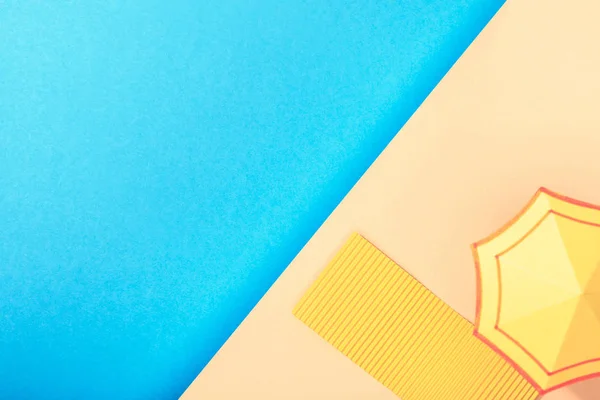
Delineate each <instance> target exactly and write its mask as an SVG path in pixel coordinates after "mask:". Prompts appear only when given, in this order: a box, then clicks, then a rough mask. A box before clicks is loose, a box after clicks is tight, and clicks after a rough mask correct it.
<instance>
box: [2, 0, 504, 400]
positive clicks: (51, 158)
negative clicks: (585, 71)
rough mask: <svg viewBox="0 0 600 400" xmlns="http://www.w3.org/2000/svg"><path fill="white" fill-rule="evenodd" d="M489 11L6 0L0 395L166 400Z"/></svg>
mask: <svg viewBox="0 0 600 400" xmlns="http://www.w3.org/2000/svg"><path fill="white" fill-rule="evenodd" d="M501 3H502V1H499V0H489V1H485V0H471V1H466V0H465V1H459V0H419V1H323V0H313V1H311V0H289V1H274V0H263V1H256V2H249V1H241V0H238V1H234V0H220V1H201V0H200V1H171V2H166V1H160V2H159V1H155V0H145V1H126V0H114V1H106V0H105V1H99V0H98V1H92V0H88V1H64V0H55V1H51V0H48V1H29V0H15V1H11V0H8V1H6V0H5V1H0V398H1V399H9V400H20V399H23V400H29V399H44V400H54V399H56V400H68V399H91V400H95V399H114V400H120V399H124V400H130V399H144V400H145V399H175V398H177V397H178V396H179V395H180V394H181V393H182V392H183V390H184V389H185V388H186V387H187V385H188V384H189V383H190V382H191V380H192V379H193V378H194V377H195V375H196V374H197V373H198V372H200V370H201V369H202V368H203V367H204V365H206V363H207V362H208V361H209V359H210V358H211V357H212V355H213V354H214V353H215V352H216V351H217V350H218V348H219V347H220V346H221V345H222V344H223V343H224V342H225V340H226V339H227V337H228V336H229V335H230V334H231V332H232V331H233V330H234V329H235V328H236V327H237V325H238V324H239V323H240V322H241V320H242V319H243V318H244V316H245V315H246V314H247V313H248V312H249V311H250V310H251V308H252V307H253V306H254V305H255V304H256V302H257V301H258V300H259V298H260V297H261V296H262V295H263V294H264V293H265V292H266V290H267V289H268V288H269V286H270V285H271V284H272V283H273V282H274V281H275V279H276V278H277V276H278V275H279V274H280V273H281V272H282V271H283V269H284V268H285V267H286V266H287V264H288V263H289V262H290V261H291V259H292V258H293V257H294V256H295V254H296V253H297V252H298V251H299V250H300V249H301V247H302V246H303V245H304V244H305V243H306V241H307V240H308V239H309V238H310V236H311V235H312V234H313V233H314V231H315V230H316V229H317V228H318V226H319V225H320V224H321V223H322V222H323V221H324V219H325V218H326V217H327V215H328V214H329V213H330V212H331V211H332V210H333V208H334V207H335V206H336V204H337V203H338V202H339V201H340V200H341V199H342V197H343V196H344V195H345V194H346V193H347V192H348V190H349V189H350V188H351V186H352V185H353V184H354V183H355V182H356V180H357V179H358V178H359V176H360V175H361V174H362V173H363V172H364V171H365V170H366V168H367V167H368V166H369V164H370V163H371V162H372V161H373V160H374V159H375V157H376V156H377V155H378V154H379V153H380V152H381V150H382V149H383V148H384V147H385V145H386V144H387V143H388V142H389V140H390V139H391V138H392V137H393V136H394V134H395V133H396V132H397V130H398V129H399V128H400V127H401V126H402V124H403V123H404V122H405V121H406V120H407V118H408V117H409V116H410V115H411V114H412V112H413V111H414V110H415V109H416V107H417V106H418V105H419V104H420V103H421V102H422V100H423V99H424V98H425V97H426V96H427V94H428V93H429V92H430V91H431V89H432V88H433V87H434V86H435V85H436V83H437V82H438V81H439V79H440V78H441V77H442V76H443V75H444V74H445V72H446V71H447V70H448V69H449V67H450V66H451V65H452V64H453V63H454V61H455V60H456V59H457V58H458V57H459V55H460V54H461V53H462V52H463V51H464V49H465V48H466V47H467V46H468V44H469V43H470V42H471V41H472V40H473V39H474V37H475V36H476V35H477V33H478V32H479V31H480V30H481V29H482V27H483V26H484V25H485V24H486V23H487V21H488V20H489V19H490V18H491V16H492V15H493V14H494V13H495V11H497V9H498V8H499V7H500V5H501ZM206 400H210V399H206Z"/></svg>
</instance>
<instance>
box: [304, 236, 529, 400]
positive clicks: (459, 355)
mask: <svg viewBox="0 0 600 400" xmlns="http://www.w3.org/2000/svg"><path fill="white" fill-rule="evenodd" d="M293 312H294V315H295V316H296V317H297V318H298V319H300V320H301V321H302V322H304V323H305V324H306V325H308V326H309V327H310V328H311V329H313V330H314V331H315V332H316V333H317V334H318V335H319V336H321V337H323V338H324V339H325V340H327V342H329V343H330V344H332V345H333V346H334V347H335V348H336V349H338V350H339V351H341V352H342V353H343V354H344V355H346V356H347V357H349V358H350V359H351V360H352V361H353V362H354V363H356V364H357V365H359V366H360V367H361V368H362V369H364V370H365V371H366V372H368V373H369V374H370V375H371V376H373V377H374V378H375V379H377V380H378V381H379V382H381V383H382V384H383V385H385V386H386V387H387V388H389V389H390V390H391V391H393V392H394V393H395V394H396V395H398V396H400V398H401V399H403V400H454V399H456V400H530V399H531V400H533V399H536V398H537V397H538V393H537V391H536V390H535V388H533V387H532V386H531V385H530V384H529V383H528V382H527V381H526V380H525V379H524V378H523V377H522V376H521V375H520V374H519V373H518V372H517V371H516V370H515V369H513V368H512V367H511V365H510V364H508V363H507V362H506V361H505V360H504V359H503V358H502V357H501V356H499V355H498V354H496V353H495V352H494V351H493V350H492V349H491V348H489V347H488V346H487V345H486V344H484V343H483V342H481V341H480V340H478V339H477V338H476V337H475V336H473V325H472V324H471V323H470V322H469V321H467V320H466V319H464V318H463V317H462V316H460V315H459V314H458V313H456V312H455V311H454V310H452V309H451V308H450V307H449V306H448V305H446V304H445V303H444V302H443V301H442V300H440V299H439V298H437V297H436V296H435V295H434V294H433V293H431V292H430V291H429V290H428V289H427V288H426V287H425V286H423V285H422V284H421V283H419V282H418V281H417V280H416V279H414V278H413V277H412V276H411V275H410V274H408V273H407V272H406V271H404V270H403V269H402V268H400V267H399V266H398V265H397V264H395V263H394V262H393V261H392V260H390V259H389V258H388V257H386V255H385V254H383V253H382V252H381V251H379V250H378V249H377V248H376V247H375V246H373V245H372V244H371V243H369V242H368V241H367V240H366V239H364V238H363V237H362V236H360V235H358V234H354V235H353V236H352V237H351V238H350V240H349V241H348V242H347V243H346V244H345V245H344V247H343V248H342V250H341V251H340V252H339V253H338V254H337V255H336V256H335V258H334V259H333V260H332V261H331V263H330V264H329V265H328V266H327V268H326V269H325V270H324V271H323V273H322V274H321V275H320V276H319V278H318V279H317V281H316V282H315V283H314V284H313V285H312V286H311V287H310V288H309V290H308V291H307V292H306V294H305V295H304V296H303V298H302V299H301V300H300V302H299V303H298V304H297V305H296V307H295V308H294V311H293Z"/></svg>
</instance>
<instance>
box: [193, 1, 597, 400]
mask: <svg viewBox="0 0 600 400" xmlns="http://www.w3.org/2000/svg"><path fill="white" fill-rule="evenodd" d="M598 15H600V2H597V1H595V0H576V1H572V2H569V3H568V4H566V3H565V2H564V1H558V0H532V1H516V0H509V1H508V2H507V3H506V4H505V5H504V7H503V8H502V9H501V10H500V11H499V13H498V14H497V15H496V16H495V17H494V19H493V20H492V21H491V22H490V24H489V25H488V26H487V27H486V28H485V29H484V31H483V32H482V33H481V35H480V36H479V37H478V38H477V39H476V40H475V41H474V42H473V44H472V45H471V46H470V47H469V49H468V50H467V51H466V53H465V54H464V55H463V56H462V57H461V59H460V60H459V61H458V62H457V64H456V65H455V66H454V67H453V68H452V69H451V70H450V71H449V73H448V74H447V75H446V77H445V78H444V79H443V80H442V81H441V82H440V84H439V85H438V86H437V88H436V89H435V90H434V91H433V92H432V94H431V95H430V96H429V97H428V98H427V100H425V102H424V103H423V104H422V105H421V107H420V108H419V110H418V111H417V112H416V113H415V114H414V115H413V117H412V118H411V119H410V121H409V122H408V123H407V124H406V125H405V127H404V128H403V129H402V130H401V131H400V133H399V134H398V135H397V136H396V138H395V139H394V140H393V141H392V142H391V143H390V145H389V146H388V147H387V148H386V150H385V151H384V152H383V153H382V154H381V156H380V157H379V158H378V159H377V161H376V162H375V163H374V164H373V165H372V166H371V168H369V170H368V171H367V172H366V174H365V175H364V176H363V178H362V179H361V180H360V181H359V182H358V183H357V185H356V186H355V187H354V188H353V189H352V191H351V192H350V193H349V194H348V196H347V197H346V198H345V199H344V201H342V203H341V204H340V205H339V206H338V207H337V208H336V210H335V211H334V212H333V213H332V215H331V216H330V217H329V218H328V219H327V221H326V222H325V223H324V224H323V226H322V227H321V228H320V229H319V231H318V232H317V233H316V234H315V235H314V237H313V238H312V239H311V240H310V241H309V242H308V244H307V245H306V246H305V247H304V249H303V250H302V251H301V252H300V254H299V255H298V256H297V257H296V258H295V259H294V261H293V262H292V263H291V264H290V266H289V267H288V268H287V270H286V271H285V272H284V273H283V274H282V275H281V277H280V278H279V279H278V280H277V282H276V283H275V284H274V285H273V286H272V287H271V289H270V290H269V292H268V293H267V294H266V295H265V296H264V297H263V299H262V300H261V301H260V303H258V305H257V306H256V307H255V309H254V310H253V311H252V312H251V313H250V315H249V316H248V317H247V318H246V320H245V321H244V322H243V323H242V324H241V325H240V327H239V328H238V329H237V330H236V332H235V333H234V334H233V335H232V336H231V338H230V339H229V340H228V341H227V343H226V344H225V345H224V346H223V347H222V348H221V350H220V351H219V353H217V355H216V356H215V357H214V358H213V359H212V361H211V362H210V363H209V365H208V366H207V367H206V368H205V369H204V370H203V371H202V373H201V374H200V375H199V376H198V377H197V378H196V380H195V381H194V383H193V384H192V385H191V386H190V388H189V389H188V390H187V391H186V393H185V394H184V395H183V397H182V399H184V400H204V399H210V400H232V399H240V398H244V399H256V400H259V399H260V400H281V399H286V400H306V399H311V400H337V399H340V400H341V399H343V400H364V399H369V400H398V397H397V396H396V395H395V394H394V393H393V392H392V391H390V390H388V389H386V388H385V387H384V386H383V385H381V384H380V383H379V382H377V380H375V379H373V378H372V377H371V376H369V375H368V374H366V373H365V372H364V371H363V370H362V369H361V368H360V367H358V366H357V365H356V364H354V363H353V362H352V361H351V360H349V359H348V358H347V357H344V356H343V355H342V354H340V352H338V351H337V350H335V349H334V348H333V347H332V346H331V345H329V344H328V343H327V342H325V341H324V340H322V339H321V338H320V337H319V336H318V335H315V334H314V332H313V331H312V330H311V329H309V328H308V327H306V326H305V325H304V324H303V323H301V322H300V321H298V319H296V318H295V317H294V316H293V315H292V314H291V312H290V310H291V309H293V307H294V306H295V305H296V304H297V302H298V301H299V300H300V298H301V297H302V295H303V294H304V293H305V292H306V290H307V288H308V287H309V286H310V284H311V283H312V282H313V281H314V280H315V278H316V277H317V276H318V274H319V273H320V272H321V271H322V269H323V268H324V266H325V265H327V263H328V262H329V261H330V260H331V258H332V257H333V256H334V255H335V253H336V252H337V251H338V250H339V248H340V247H341V246H342V245H343V243H344V242H345V241H346V239H347V238H348V237H349V235H350V234H351V233H352V232H360V233H361V234H363V235H364V236H365V237H367V238H368V239H369V240H371V241H373V242H374V243H377V247H378V248H380V249H381V250H382V251H383V252H384V253H385V254H386V255H387V256H388V257H390V258H391V259H392V260H394V261H395V262H396V263H398V264H399V265H402V267H403V268H404V269H405V270H406V271H408V272H409V273H410V274H411V275H412V276H414V277H415V278H417V279H418V280H419V281H420V282H422V283H423V284H424V285H425V286H426V287H427V288H429V289H430V290H431V291H432V292H433V293H434V294H436V295H437V296H438V297H440V298H441V299H442V300H444V301H445V302H446V303H447V304H448V305H450V306H451V307H452V308H453V309H454V310H456V311H457V312H459V313H460V314H461V315H463V316H464V317H466V318H467V319H468V320H469V321H471V322H473V321H474V315H475V298H476V291H475V268H474V265H473V258H472V254H471V250H470V246H471V244H472V243H474V242H476V241H478V240H479V239H481V238H483V237H486V236H488V235H489V234H491V233H492V232H494V231H496V230H497V229H498V227H499V226H502V225H503V224H504V223H505V222H506V221H508V220H510V219H511V218H512V217H514V216H515V215H516V214H517V213H518V212H519V210H521V208H522V207H523V204H526V203H527V201H528V200H529V199H530V198H531V195H532V193H535V191H536V190H537V189H538V188H539V187H540V186H545V187H549V188H552V189H553V190H555V191H557V192H559V193H563V194H565V195H568V196H570V197H573V198H579V199H586V201H589V202H592V203H599V204H600V185H598V184H597V182H600V161H599V158H598V149H600V135H599V134H598V132H600V113H598V93H600V74H598V71H600V53H598V52H597V51H595V49H596V48H597V47H598V44H597V39H598V38H599V37H600V24H598V18H597V16H598ZM490 210H492V211H490ZM598 393H600V381H598V380H592V381H587V382H582V383H579V384H577V385H575V386H573V387H570V388H563V389H560V390H557V391H556V392H551V393H549V394H548V395H546V396H544V400H596V399H597V398H598Z"/></svg>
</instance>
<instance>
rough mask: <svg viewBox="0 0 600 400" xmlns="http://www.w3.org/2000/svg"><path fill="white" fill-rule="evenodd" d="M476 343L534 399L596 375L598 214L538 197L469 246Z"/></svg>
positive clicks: (599, 338) (599, 345) (562, 199)
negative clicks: (518, 376) (528, 387)
mask: <svg viewBox="0 0 600 400" xmlns="http://www.w3.org/2000/svg"><path fill="white" fill-rule="evenodd" d="M473 254H474V257H475V265H476V270H477V286H478V287H477V312H476V323H475V335H477V336H478V337H479V338H481V339H482V340H483V341H485V342H486V343H487V344H488V345H490V346H491V347H492V348H494V349H495V350H496V351H497V352H499V353H500V354H501V355H502V356H504V357H505V358H506V359H507V360H508V361H509V362H511V363H512V364H513V366H515V368H517V369H518V370H519V371H521V373H522V374H523V375H524V376H525V377H527V379H528V380H529V381H530V382H531V383H532V384H533V385H534V386H536V388H538V390H539V391H540V392H541V393H545V392H547V391H550V390H553V389H556V388H558V387H562V386H565V385H568V384H571V383H574V382H576V381H580V380H583V379H587V378H591V377H594V376H599V375H600V207H599V206H594V205H592V204H588V203H584V202H581V201H577V200H574V199H571V198H568V197H566V196H562V195H559V194H557V193H554V192H551V191H549V190H547V189H545V188H542V189H540V190H538V192H537V193H536V195H535V196H534V197H533V199H532V200H531V201H530V202H529V204H528V205H527V206H526V207H525V209H524V210H523V211H522V212H521V213H520V214H519V215H517V216H516V217H515V218H514V219H513V220H512V221H510V222H509V223H508V224H507V225H506V226H504V227H503V228H502V229H501V230H499V231H498V232H497V233H495V234H493V235H491V236H490V237H488V238H486V239H484V240H482V241H480V242H477V243H475V244H474V245H473Z"/></svg>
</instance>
